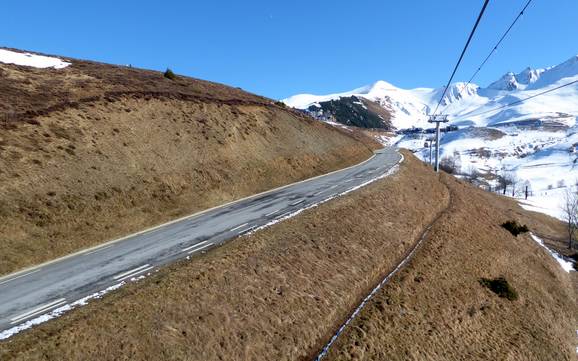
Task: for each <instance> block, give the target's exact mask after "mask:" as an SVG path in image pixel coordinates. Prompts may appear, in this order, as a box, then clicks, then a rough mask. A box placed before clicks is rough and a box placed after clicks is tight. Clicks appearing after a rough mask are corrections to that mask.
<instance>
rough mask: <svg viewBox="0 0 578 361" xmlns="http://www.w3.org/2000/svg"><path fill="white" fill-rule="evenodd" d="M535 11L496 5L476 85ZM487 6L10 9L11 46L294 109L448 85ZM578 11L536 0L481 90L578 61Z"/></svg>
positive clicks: (477, 53)
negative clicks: (369, 90)
mask: <svg viewBox="0 0 578 361" xmlns="http://www.w3.org/2000/svg"><path fill="white" fill-rule="evenodd" d="M525 2H526V0H491V1H490V5H489V7H488V9H487V12H486V16H485V17H484V19H483V20H482V23H481V24H480V28H479V33H477V35H476V36H475V38H474V40H473V43H472V45H471V49H470V51H468V53H467V54H466V58H465V61H464V63H463V66H462V67H461V70H460V71H459V73H458V74H457V77H456V80H467V78H469V76H470V75H471V73H472V72H473V71H474V70H475V68H476V67H477V66H478V64H479V63H480V62H481V60H482V59H483V58H484V57H485V55H486V54H487V52H488V51H489V50H490V48H491V47H492V45H493V44H494V43H495V42H496V41H497V39H498V37H499V35H501V33H502V32H503V31H504V30H505V28H506V27H507V26H508V25H509V24H510V22H511V21H512V20H513V18H514V17H515V16H516V15H517V13H518V12H519V11H520V9H521V8H522V6H523V4H524V3H525ZM482 3H483V1H482V0H452V1H450V0H438V1H430V0H421V1H417V0H403V1H401V0H399V1H396V0H390V1H386V0H360V1H351V0H348V1H341V0H332V1H329V0H308V1H305V0H292V1H278V0H268V1H264V0H254V1H251V0H245V1H239V0H229V1H224V0H212V1H200V0H192V1H184V0H183V1H176V0H165V1H162V2H161V1H147V0H140V1H133V0H126V1H121V0H116V1H109V0H99V1H78V0H75V1H59V0H54V1H7V2H5V3H4V4H2V10H3V14H4V16H3V17H2V21H1V22H0V30H1V31H0V33H1V34H2V38H1V39H2V40H0V42H1V43H0V45H2V46H8V47H14V48H20V49H26V50H35V51H40V52H44V53H49V54H61V55H67V56H71V57H76V58H83V59H92V60H98V61H103V62H108V63H115V64H129V63H130V64H133V66H138V67H142V68H149V69H158V70H164V69H165V68H166V67H170V68H172V69H173V70H174V71H175V72H177V73H180V74H185V75H190V76H193V77H197V78H202V79H208V80H213V81H217V82H222V83H225V84H229V85H233V86H239V87H242V88H243V89H246V90H249V91H252V92H255V93H258V94H262V95H265V96H269V97H272V98H283V97H286V96H289V95H293V94H295V93H303V92H308V93H320V94H323V93H332V92H337V91H345V90H350V89H353V88H356V87H359V86H362V85H365V84H369V83H372V82H374V81H376V80H379V79H383V80H386V81H389V82H390V83H393V84H395V85H397V86H400V87H404V88H412V87H419V86H425V87H437V86H440V85H443V84H444V83H445V82H446V81H447V78H448V77H449V74H450V72H451V69H452V67H453V66H454V64H455V61H456V60H457V57H458V55H459V52H460V51H461V49H462V46H463V44H464V43H465V40H466V38H467V34H468V32H469V31H470V29H471V26H472V25H473V22H474V20H475V17H476V16H477V13H478V12H479V10H480V8H481V5H482ZM577 15H578V1H576V0H534V1H533V3H532V4H531V5H530V7H529V9H528V11H527V13H526V15H525V16H524V17H523V18H522V19H521V21H520V22H519V23H518V24H517V25H516V27H515V28H514V30H513V32H512V33H511V36H509V37H508V38H507V39H506V41H505V42H504V44H503V46H502V48H501V49H500V50H499V52H498V53H497V54H495V55H494V57H492V59H491V60H490V62H489V63H488V65H487V67H486V68H484V70H483V71H482V73H481V74H480V75H479V77H478V78H477V80H476V81H475V82H477V83H478V84H481V85H487V84H488V83H489V82H491V81H493V80H494V79H496V78H498V77H499V76H501V75H502V74H503V73H505V72H506V71H508V70H513V71H519V70H522V69H523V68H525V67H526V66H527V65H530V66H534V67H541V66H548V65H556V64H558V63H560V62H562V61H564V60H566V59H567V58H569V57H570V56H572V55H576V54H578V22H577V20H576V16H577Z"/></svg>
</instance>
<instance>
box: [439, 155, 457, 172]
mask: <svg viewBox="0 0 578 361" xmlns="http://www.w3.org/2000/svg"><path fill="white" fill-rule="evenodd" d="M460 168H461V166H460V162H459V160H458V159H457V158H456V157H455V156H451V157H450V156H448V157H443V158H442V159H441V160H440V169H441V170H443V171H444V172H446V173H448V174H458V173H460Z"/></svg>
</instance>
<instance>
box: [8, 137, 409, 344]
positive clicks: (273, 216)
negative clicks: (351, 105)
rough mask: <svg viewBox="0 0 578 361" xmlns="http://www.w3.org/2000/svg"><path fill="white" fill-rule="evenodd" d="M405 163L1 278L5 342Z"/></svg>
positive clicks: (215, 211)
mask: <svg viewBox="0 0 578 361" xmlns="http://www.w3.org/2000/svg"><path fill="white" fill-rule="evenodd" d="M401 159H402V157H401V155H400V154H399V153H398V152H397V151H396V150H395V149H393V148H384V149H381V150H379V151H377V152H376V153H375V154H374V156H373V157H372V158H370V159H369V160H367V161H365V162H363V163H360V164H358V165H355V166H353V167H349V168H346V169H342V170H339V171H336V172H332V173H329V174H326V175H322V176H319V177H315V178H311V179H308V180H305V181H302V182H298V183H294V184H291V185H288V186H285V187H281V188H277V189H274V190H271V191H268V192H265V193H261V194H257V195H254V196H251V197H248V198H244V199H241V200H238V201H235V202H232V203H229V204H225V205H222V206H220V207H216V208H212V209H209V210H207V211H204V212H201V213H197V214H194V215H191V216H188V217H185V218H181V219H179V220H176V221H172V222H169V223H166V224H163V225H160V226H158V227H155V228H151V229H148V230H145V231H143V232H139V233H136V234H133V235H130V236H127V237H123V238H121V239H118V240H114V241H111V242H108V243H105V244H102V245H99V246H97V247H93V248H90V249H87V250H83V251H80V252H77V253H74V254H72V255H69V256H66V257H63V258H60V259H57V260H54V261H51V262H48V263H44V264H42V265H39V266H36V267H33V268H29V269H26V270H23V271H20V272H17V273H14V274H11V275H7V276H4V277H1V278H0V339H2V338H6V337H9V336H10V335H11V334H13V333H14V332H16V331H18V330H21V329H23V328H27V327H29V326H32V325H33V324H35V323H38V322H39V321H40V319H39V318H38V317H40V316H42V315H45V314H49V313H50V312H53V311H54V310H57V309H59V308H62V307H63V306H66V305H70V304H73V303H74V302H76V301H78V300H79V299H82V298H84V297H87V296H90V295H94V294H95V293H97V292H99V291H102V290H106V289H108V288H110V287H114V286H115V285H119V284H120V283H122V282H123V281H128V280H131V279H134V278H137V277H139V276H142V275H146V274H147V273H150V272H151V271H154V270H155V269H157V268H159V267H160V266H163V265H166V264H168V263H171V262H174V261H176V260H179V259H182V258H185V257H187V256H189V255H192V254H195V253H199V252H205V251H208V250H210V249H211V248H213V247H216V246H218V245H220V244H222V243H224V242H226V241H228V240H231V239H233V238H235V237H237V236H239V235H242V234H244V233H247V232H250V231H251V230H254V229H256V228H258V227H261V226H264V225H266V224H269V223H271V222H275V221H278V220H282V219H284V218H287V217H289V216H290V215H291V214H294V213H295V212H297V211H299V210H300V209H303V208H307V207H309V206H311V205H313V204H317V203H320V202H323V201H326V200H328V199H330V198H332V197H335V196H337V195H339V194H341V193H343V192H346V191H350V190H352V189H355V188H357V187H359V186H360V185H363V184H366V183H368V182H370V181H372V180H375V179H377V178H380V177H383V176H384V175H386V174H387V173H388V171H389V170H390V169H391V168H392V167H394V166H395V165H396V164H398V163H399V162H400V161H401ZM35 319H36V320H35ZM2 331H4V332H2Z"/></svg>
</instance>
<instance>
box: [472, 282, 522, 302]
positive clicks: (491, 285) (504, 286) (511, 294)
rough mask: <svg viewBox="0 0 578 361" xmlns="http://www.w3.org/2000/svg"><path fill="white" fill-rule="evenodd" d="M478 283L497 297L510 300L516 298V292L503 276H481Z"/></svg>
mask: <svg viewBox="0 0 578 361" xmlns="http://www.w3.org/2000/svg"><path fill="white" fill-rule="evenodd" d="M480 284H481V285H482V286H484V287H486V288H488V289H489V290H490V291H492V292H494V293H495V294H497V295H498V296H499V297H502V298H505V299H508V300H510V301H515V300H517V299H518V293H517V292H516V290H515V289H514V288H513V287H512V286H510V284H509V283H508V281H507V280H506V279H505V278H504V277H498V278H494V279H490V278H481V279H480Z"/></svg>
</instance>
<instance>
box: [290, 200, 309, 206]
mask: <svg viewBox="0 0 578 361" xmlns="http://www.w3.org/2000/svg"><path fill="white" fill-rule="evenodd" d="M303 202H305V199H302V200H300V201H297V202H294V203H291V204H289V205H290V206H296V205H298V204H299V203H303Z"/></svg>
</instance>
